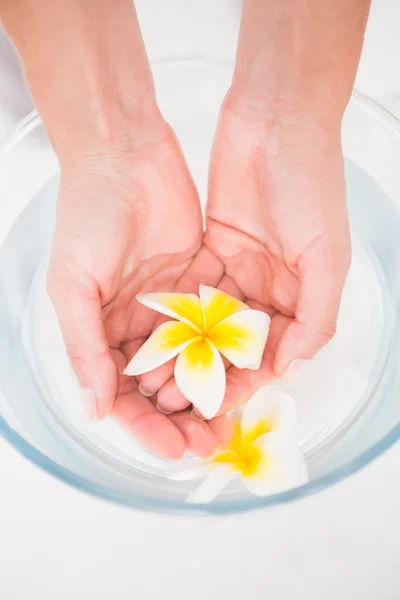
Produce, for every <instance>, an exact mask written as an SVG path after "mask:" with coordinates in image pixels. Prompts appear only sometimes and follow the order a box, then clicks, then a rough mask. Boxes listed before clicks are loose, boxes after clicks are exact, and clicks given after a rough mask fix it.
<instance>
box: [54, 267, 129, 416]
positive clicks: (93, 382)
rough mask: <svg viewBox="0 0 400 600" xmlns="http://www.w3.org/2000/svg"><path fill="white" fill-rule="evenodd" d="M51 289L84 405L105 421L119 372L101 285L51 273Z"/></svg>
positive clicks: (92, 414) (88, 413) (111, 405)
mask: <svg viewBox="0 0 400 600" xmlns="http://www.w3.org/2000/svg"><path fill="white" fill-rule="evenodd" d="M47 289H48V292H49V295H50V298H51V300H52V302H53V304H54V308H55V311H56V313H57V317H58V320H59V322H60V327H61V331H62V334H63V338H64V342H65V346H66V350H67V354H68V357H69V359H70V361H71V365H72V367H73V369H74V371H75V373H76V375H77V377H78V380H79V383H80V385H81V387H82V388H84V390H83V392H84V393H82V402H84V404H85V411H86V413H87V415H88V417H89V418H92V419H102V418H103V417H105V416H106V415H107V414H108V413H109V412H110V410H111V409H112V407H113V405H114V401H115V397H116V394H117V389H118V370H117V367H116V365H115V362H114V359H113V358H112V355H111V353H110V349H109V346H108V343H107V339H106V336H105V332H104V326H103V320H102V314H101V304H100V298H99V291H98V288H97V285H96V284H95V283H94V282H93V283H91V284H89V285H88V286H85V285H83V286H82V285H81V284H77V283H76V282H74V281H69V280H68V279H63V280H60V279H59V277H58V278H57V279H56V278H54V277H53V276H52V274H51V272H50V273H49V277H48V281H47Z"/></svg>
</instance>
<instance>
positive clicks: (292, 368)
mask: <svg viewBox="0 0 400 600" xmlns="http://www.w3.org/2000/svg"><path fill="white" fill-rule="evenodd" d="M310 362H311V361H310V360H304V359H302V358H296V359H295V360H292V362H290V363H289V364H288V366H287V367H286V371H285V374H284V376H283V379H284V380H285V381H287V382H289V383H292V382H293V381H294V380H295V379H297V377H298V376H299V374H300V373H301V371H302V370H303V369H304V367H305V366H306V365H308V364H309V363H310Z"/></svg>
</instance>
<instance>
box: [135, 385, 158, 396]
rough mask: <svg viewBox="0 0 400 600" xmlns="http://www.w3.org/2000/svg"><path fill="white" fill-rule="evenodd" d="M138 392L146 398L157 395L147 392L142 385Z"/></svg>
mask: <svg viewBox="0 0 400 600" xmlns="http://www.w3.org/2000/svg"><path fill="white" fill-rule="evenodd" d="M138 390H139V392H140V393H141V394H142V396H145V397H146V398H150V396H154V394H155V392H149V390H146V388H144V387H143V386H142V384H141V383H139V386H138Z"/></svg>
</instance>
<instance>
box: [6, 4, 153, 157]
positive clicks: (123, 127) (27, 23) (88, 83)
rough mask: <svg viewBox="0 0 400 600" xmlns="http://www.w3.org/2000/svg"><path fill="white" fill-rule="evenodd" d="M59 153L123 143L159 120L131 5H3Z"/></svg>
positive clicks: (34, 94) (13, 37)
mask: <svg viewBox="0 0 400 600" xmlns="http://www.w3.org/2000/svg"><path fill="white" fill-rule="evenodd" d="M0 9H1V13H0V14H1V18H2V21H3V24H4V26H5V28H6V31H7V32H8V34H9V35H10V37H11V38H12V40H13V42H14V44H15V46H16V48H17V50H18V52H19V54H20V57H21V59H22V63H23V66H24V70H25V74H26V78H27V81H28V84H29V87H30V90H31V92H32V96H33V98H34V101H35V104H36V106H37V109H38V111H39V113H40V115H41V117H42V119H43V121H44V123H45V125H46V128H47V130H48V132H49V135H50V137H51V138H52V141H53V144H54V146H55V148H56V150H57V151H58V152H59V154H63V153H65V152H69V150H70V148H71V146H74V147H77V146H79V147H80V148H82V149H83V150H85V149H87V150H88V151H91V150H94V149H95V148H94V146H99V145H100V146H101V145H102V144H109V143H110V142H111V143H124V140H125V139H126V138H127V137H129V135H130V130H131V129H135V128H140V127H142V126H143V123H144V122H145V121H151V120H152V118H153V116H154V115H155V114H157V109H156V103H155V97H154V89H153V81H152V76H151V72H150V67H149V64H148V60H147V57H146V53H145V49H144V46H143V41H142V37H141V34H140V29H139V25H138V22H137V18H136V13H135V9H134V6H133V3H132V0H114V1H113V2H110V1H109V0H0Z"/></svg>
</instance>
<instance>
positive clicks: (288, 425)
mask: <svg viewBox="0 0 400 600" xmlns="http://www.w3.org/2000/svg"><path fill="white" fill-rule="evenodd" d="M295 423H296V404H295V402H294V400H293V398H292V397H291V396H289V394H287V393H286V392H284V391H283V390H281V389H280V388H278V387H274V386H272V385H266V386H264V387H262V388H260V389H259V390H258V391H257V392H256V393H255V394H254V395H253V396H252V397H251V398H250V400H249V401H248V402H247V404H246V405H245V407H244V410H243V414H242V420H241V430H242V439H243V444H244V446H245V447H246V448H248V447H250V446H251V444H253V443H254V442H255V440H256V439H257V438H259V437H260V436H261V435H264V434H266V433H270V432H274V433H282V434H285V435H287V436H289V435H290V434H291V432H292V431H293V428H294V425H295Z"/></svg>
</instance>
